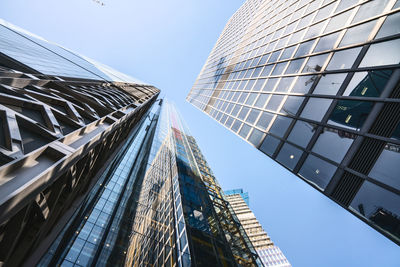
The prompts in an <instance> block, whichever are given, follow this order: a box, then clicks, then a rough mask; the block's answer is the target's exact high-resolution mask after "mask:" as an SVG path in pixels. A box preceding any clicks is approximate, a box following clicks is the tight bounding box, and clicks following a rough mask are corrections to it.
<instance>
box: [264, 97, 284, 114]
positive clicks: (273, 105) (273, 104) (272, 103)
mask: <svg viewBox="0 0 400 267" xmlns="http://www.w3.org/2000/svg"><path fill="white" fill-rule="evenodd" d="M284 97H285V96H284V95H272V96H271V98H270V99H269V101H268V104H267V106H266V107H265V108H266V109H269V110H272V111H277V110H278V108H279V106H280V104H281V103H282V100H283V98H284Z"/></svg>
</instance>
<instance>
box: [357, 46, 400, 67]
mask: <svg viewBox="0 0 400 267" xmlns="http://www.w3.org/2000/svg"><path fill="white" fill-rule="evenodd" d="M399 47H400V39H396V40H391V41H387V42H382V43H377V44H372V45H371V46H370V47H369V49H368V51H367V54H366V55H365V56H364V58H363V60H362V61H361V64H360V67H369V66H381V65H390V64H399V63H400V53H399Z"/></svg>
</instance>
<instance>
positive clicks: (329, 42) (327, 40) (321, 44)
mask: <svg viewBox="0 0 400 267" xmlns="http://www.w3.org/2000/svg"><path fill="white" fill-rule="evenodd" d="M339 34H340V32H336V33H332V34H329V35H327V36H324V37H321V39H319V41H318V44H317V46H316V47H315V49H314V52H321V51H325V50H330V49H332V48H333V46H334V45H335V43H336V40H337V39H338V37H339Z"/></svg>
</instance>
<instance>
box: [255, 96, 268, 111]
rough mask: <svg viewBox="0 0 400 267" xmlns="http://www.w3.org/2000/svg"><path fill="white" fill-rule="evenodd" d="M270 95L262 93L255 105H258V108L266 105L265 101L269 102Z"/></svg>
mask: <svg viewBox="0 0 400 267" xmlns="http://www.w3.org/2000/svg"><path fill="white" fill-rule="evenodd" d="M268 97H269V94H260V96H259V97H258V99H257V101H256V103H255V104H254V106H256V107H258V108H262V107H264V105H265V102H267V99H268Z"/></svg>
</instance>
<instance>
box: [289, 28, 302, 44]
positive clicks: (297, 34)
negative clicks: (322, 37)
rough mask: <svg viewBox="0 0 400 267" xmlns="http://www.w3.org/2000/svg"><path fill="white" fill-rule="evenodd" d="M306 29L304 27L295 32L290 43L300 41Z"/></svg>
mask: <svg viewBox="0 0 400 267" xmlns="http://www.w3.org/2000/svg"><path fill="white" fill-rule="evenodd" d="M305 31H306V29H303V30H301V31H298V32H295V33H293V34H292V37H291V38H290V41H289V42H288V45H291V44H295V43H297V42H299V41H300V40H301V39H302V36H303V35H304V32H305Z"/></svg>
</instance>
